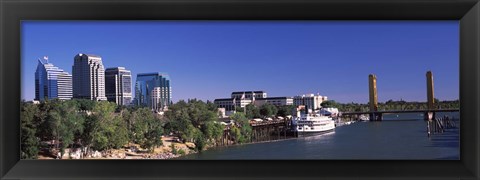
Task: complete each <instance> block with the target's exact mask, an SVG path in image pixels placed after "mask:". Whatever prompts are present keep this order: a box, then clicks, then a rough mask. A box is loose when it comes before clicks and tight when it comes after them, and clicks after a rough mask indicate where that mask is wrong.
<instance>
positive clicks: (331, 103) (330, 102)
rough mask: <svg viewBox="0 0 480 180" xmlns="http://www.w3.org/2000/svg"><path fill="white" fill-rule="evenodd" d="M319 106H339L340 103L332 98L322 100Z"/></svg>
mask: <svg viewBox="0 0 480 180" xmlns="http://www.w3.org/2000/svg"><path fill="white" fill-rule="evenodd" d="M320 106H322V107H324V108H340V106H341V105H340V104H339V103H337V102H335V101H334V100H328V101H323V102H322V103H321V104H320Z"/></svg>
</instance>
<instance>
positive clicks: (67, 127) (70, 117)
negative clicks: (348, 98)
mask: <svg viewBox="0 0 480 180" xmlns="http://www.w3.org/2000/svg"><path fill="white" fill-rule="evenodd" d="M48 122H49V125H50V129H51V133H52V136H53V137H54V138H55V142H56V148H57V149H58V148H59V149H60V153H61V156H63V154H64V153H65V148H67V147H68V146H69V145H73V143H74V139H75V135H76V134H81V133H82V132H83V128H84V125H83V123H84V118H83V116H81V115H79V114H78V112H77V104H76V102H75V101H56V102H55V105H54V106H53V109H52V110H51V111H50V112H49V113H48ZM60 142H61V143H60Z"/></svg>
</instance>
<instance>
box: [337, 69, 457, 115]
mask: <svg viewBox="0 0 480 180" xmlns="http://www.w3.org/2000/svg"><path fill="white" fill-rule="evenodd" d="M426 78H427V109H426V110H390V111H378V94H377V76H375V75H374V74H370V75H369V76H368V89H369V107H370V109H369V111H367V112H344V113H342V116H349V115H362V114H368V115H369V117H370V121H381V120H382V119H383V114H387V113H423V114H424V116H423V117H424V118H425V120H432V119H435V113H436V112H458V111H459V109H436V108H435V98H434V86H433V74H432V72H431V71H428V72H427V73H426Z"/></svg>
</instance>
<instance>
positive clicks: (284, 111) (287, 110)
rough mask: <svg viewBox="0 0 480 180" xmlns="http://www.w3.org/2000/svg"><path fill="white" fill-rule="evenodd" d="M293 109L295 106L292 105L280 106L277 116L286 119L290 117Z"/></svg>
mask: <svg viewBox="0 0 480 180" xmlns="http://www.w3.org/2000/svg"><path fill="white" fill-rule="evenodd" d="M294 108H295V106H293V105H285V106H280V107H278V112H277V116H282V117H286V116H289V115H292V113H293V109H294Z"/></svg>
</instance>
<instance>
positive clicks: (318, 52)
mask: <svg viewBox="0 0 480 180" xmlns="http://www.w3.org/2000/svg"><path fill="white" fill-rule="evenodd" d="M21 26H22V48H21V50H22V59H21V62H22V98H23V99H26V100H32V99H33V98H34V97H35V86H34V72H35V69H36V66H37V59H38V58H41V57H43V56H48V57H49V62H51V63H53V64H54V65H55V66H58V67H60V68H62V69H64V70H66V71H67V72H69V73H71V72H72V65H73V58H74V56H75V55H76V54H78V53H86V54H96V55H100V56H101V57H102V60H103V64H104V65H105V67H107V68H108V67H117V66H123V67H126V68H127V69H129V70H131V71H132V73H133V76H134V80H135V76H136V74H138V73H147V72H166V73H168V74H169V75H170V78H171V84H172V96H173V101H174V102H176V101H178V100H180V99H188V98H197V99H202V100H214V99H215V98H226V97H229V96H230V93H231V92H232V91H243V90H264V91H266V92H267V93H268V96H271V97H273V96H295V95H301V94H306V93H315V94H316V93H320V94H321V95H325V96H328V98H329V99H332V100H336V101H339V102H359V103H366V102H368V75H369V74H370V73H373V74H376V75H377V86H378V96H379V97H378V98H379V101H380V102H384V101H387V100H389V99H393V100H400V99H404V100H407V101H426V79H425V73H426V72H427V71H428V70H431V71H432V72H433V75H434V83H435V97H436V98H438V99H440V100H454V99H458V98H459V31H458V30H459V22H458V21H23V22H22V25H21Z"/></svg>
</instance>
